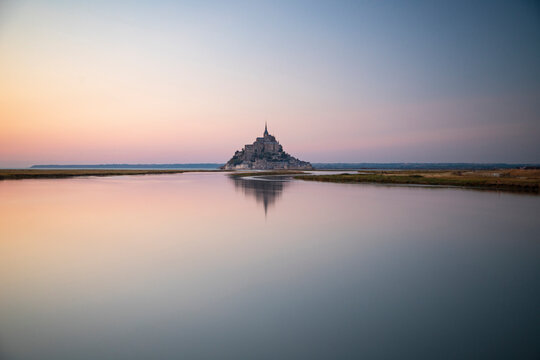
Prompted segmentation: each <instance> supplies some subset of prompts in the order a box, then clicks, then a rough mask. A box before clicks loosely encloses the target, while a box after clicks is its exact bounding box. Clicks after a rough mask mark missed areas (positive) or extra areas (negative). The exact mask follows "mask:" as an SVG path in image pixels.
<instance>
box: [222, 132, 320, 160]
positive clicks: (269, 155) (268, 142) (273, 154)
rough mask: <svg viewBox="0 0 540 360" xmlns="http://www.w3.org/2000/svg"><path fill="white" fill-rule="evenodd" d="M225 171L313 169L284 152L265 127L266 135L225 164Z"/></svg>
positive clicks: (245, 147)
mask: <svg viewBox="0 0 540 360" xmlns="http://www.w3.org/2000/svg"><path fill="white" fill-rule="evenodd" d="M222 169H225V170H243V169H254V170H255V169H257V170H274V169H302V170H311V169H313V167H312V166H311V164H310V163H308V162H306V161H301V160H298V159H297V158H295V157H292V156H291V155H289V154H287V153H286V152H285V151H283V147H282V146H281V144H280V143H279V142H278V141H277V140H276V138H275V137H274V136H273V135H270V134H269V133H268V127H267V126H266V124H265V125H264V134H263V136H262V137H258V138H257V139H256V140H255V142H254V143H253V144H248V145H246V146H244V148H243V149H242V150H240V151H236V152H235V153H234V155H233V157H232V158H231V159H230V160H229V161H228V162H227V164H225V165H224V166H223V167H222Z"/></svg>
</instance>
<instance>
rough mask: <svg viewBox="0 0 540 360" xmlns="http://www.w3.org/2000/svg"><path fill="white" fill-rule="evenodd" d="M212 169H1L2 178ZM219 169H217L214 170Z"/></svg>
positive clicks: (178, 171) (18, 178) (16, 178)
mask: <svg viewBox="0 0 540 360" xmlns="http://www.w3.org/2000/svg"><path fill="white" fill-rule="evenodd" d="M190 171H197V172H205V171H212V170H155V169H153V170H130V169H117V170H115V169H0V180H21V179H60V178H71V177H77V176H121V175H159V174H181V173H185V172H190ZM214 171H217V170H214Z"/></svg>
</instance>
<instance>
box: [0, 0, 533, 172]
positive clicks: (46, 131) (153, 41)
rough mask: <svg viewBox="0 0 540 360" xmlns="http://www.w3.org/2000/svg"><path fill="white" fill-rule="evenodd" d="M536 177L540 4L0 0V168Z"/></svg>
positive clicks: (481, 2)
mask: <svg viewBox="0 0 540 360" xmlns="http://www.w3.org/2000/svg"><path fill="white" fill-rule="evenodd" d="M265 121H267V122H268V129H269V131H270V133H272V134H273V135H275V136H276V138H277V139H278V140H279V141H280V143H281V144H282V145H283V146H284V149H285V150H286V151H287V152H289V153H290V154H292V155H293V156H296V157H298V158H300V159H302V160H306V161H311V162H509V163H540V4H539V3H538V2H537V1H519V0H515V1H498V0H492V1H375V0H373V1H292V0H290V1H205V0H201V1H158V0H152V1H102V0H95V1H82V0H70V1H67V0H64V1H60V0H58V1H54V0H50V1H45V0H0V167H24V166H30V165H33V164H96V163H189V162H192V163H193V162H226V161H227V160H228V159H229V158H230V157H231V156H232V155H233V153H234V151H235V150H239V149H241V148H242V147H243V146H244V145H245V144H248V143H251V142H253V141H254V140H255V138H256V137H257V136H261V135H262V132H263V130H264V123H265Z"/></svg>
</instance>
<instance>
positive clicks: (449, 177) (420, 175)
mask: <svg viewBox="0 0 540 360" xmlns="http://www.w3.org/2000/svg"><path fill="white" fill-rule="evenodd" d="M294 178H295V179H299V180H307V181H322V182H335V183H377V184H396V185H397V184H404V185H405V184H406V185H431V186H456V187H464V188H476V189H489V190H501V191H516V192H528V193H537V194H538V193H540V170H537V169H531V170H523V169H512V170H489V171H486V170H476V171H465V170H464V171H460V170H456V171H438V170H424V171H415V170H408V171H359V172H358V173H357V174H335V175H296V176H294Z"/></svg>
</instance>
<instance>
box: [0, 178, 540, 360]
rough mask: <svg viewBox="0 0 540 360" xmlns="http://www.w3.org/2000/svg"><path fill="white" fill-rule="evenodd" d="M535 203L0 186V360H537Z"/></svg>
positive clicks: (501, 197)
mask: <svg viewBox="0 0 540 360" xmlns="http://www.w3.org/2000/svg"><path fill="white" fill-rule="evenodd" d="M539 214H540V198H539V197H537V196H530V195H519V194H509V193H495V192H482V191H471V190H460V189H441V188H422V187H388V186H379V185H367V184H366V185H345V184H329V183H316V182H300V181H261V180H241V179H236V180H233V179H230V178H229V177H228V176H226V175H225V174H223V173H198V174H197V173H185V174H177V175H158V176H153V175H147V176H121V177H106V178H92V177H89V178H73V179H53V180H22V181H4V182H0V359H2V360H5V359H7V360H11V359H25V360H26V359H30V360H32V359H40V360H42V359H54V360H63V359H70V360H72V359H358V358H364V359H482V358H486V359H510V358H512V359H538V358H539V355H540V345H539V344H540V343H539V341H538V340H539V339H540V308H539V304H540V236H539V234H540V221H539V220H540V218H539Z"/></svg>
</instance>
